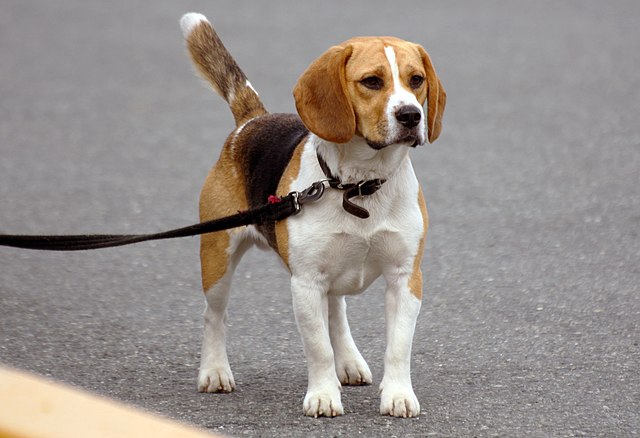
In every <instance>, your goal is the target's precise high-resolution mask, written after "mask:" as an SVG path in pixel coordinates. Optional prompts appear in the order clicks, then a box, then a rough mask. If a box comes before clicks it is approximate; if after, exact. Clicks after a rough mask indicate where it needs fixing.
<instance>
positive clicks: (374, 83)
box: [360, 76, 384, 90]
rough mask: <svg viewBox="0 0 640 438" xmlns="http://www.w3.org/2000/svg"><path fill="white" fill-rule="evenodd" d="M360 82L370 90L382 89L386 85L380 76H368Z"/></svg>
mask: <svg viewBox="0 0 640 438" xmlns="http://www.w3.org/2000/svg"><path fill="white" fill-rule="evenodd" d="M360 83H361V84H362V85H364V86H365V87H367V88H368V89H370V90H381V89H382V87H383V85H384V81H383V80H382V79H381V78H379V77H378V76H369V77H366V78H364V79H363V80H361V81H360Z"/></svg>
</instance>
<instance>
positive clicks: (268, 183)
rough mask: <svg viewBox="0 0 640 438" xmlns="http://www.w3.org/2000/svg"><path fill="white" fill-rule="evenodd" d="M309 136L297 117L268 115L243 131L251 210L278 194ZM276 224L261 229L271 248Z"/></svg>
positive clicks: (241, 135) (247, 190) (256, 120)
mask: <svg viewBox="0 0 640 438" xmlns="http://www.w3.org/2000/svg"><path fill="white" fill-rule="evenodd" d="M308 134H309V130H308V129H307V128H306V127H305V126H304V124H303V123H302V120H300V117H298V115H297V114H267V115H264V116H260V117H257V118H255V119H253V120H251V121H250V122H248V123H247V125H246V126H245V127H244V128H243V129H242V131H241V133H240V134H239V135H238V138H237V139H236V142H237V143H238V145H239V146H237V147H241V148H242V152H241V154H242V155H241V156H242V157H243V168H244V174H245V183H246V186H245V188H246V194H247V201H248V203H249V207H250V208H254V207H258V206H260V205H264V204H266V203H267V202H268V199H269V196H270V195H276V190H277V188H278V183H279V182H280V179H281V178H282V174H283V173H284V171H285V169H286V167H287V165H288V164H289V161H291V157H292V156H293V151H294V150H295V148H296V146H298V145H299V144H300V142H301V141H302V140H303V139H304V138H305V137H306V136H307V135H308ZM240 145H241V146H240ZM274 225H275V224H265V225H264V226H261V227H258V229H259V230H260V231H261V232H262V233H263V234H264V235H265V237H266V238H267V240H268V241H269V244H270V245H271V246H275V231H274Z"/></svg>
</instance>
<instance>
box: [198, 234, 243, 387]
mask: <svg viewBox="0 0 640 438" xmlns="http://www.w3.org/2000/svg"><path fill="white" fill-rule="evenodd" d="M223 233H224V234H225V235H226V237H224V236H213V235H204V236H203V237H202V250H201V251H202V253H203V255H202V274H203V286H204V288H205V298H206V304H207V306H206V310H205V314H204V333H203V339H202V352H201V355H200V373H199V375H198V390H199V391H200V392H231V391H233V390H234V388H235V381H234V379H233V374H232V373H231V367H230V366H229V359H228V357H227V348H226V333H227V327H226V321H227V304H228V303H229V295H230V291H231V279H232V277H233V273H234V271H235V268H236V266H237V264H238V262H239V261H240V258H241V257H242V254H244V252H245V251H246V249H247V247H249V246H250V242H248V239H247V238H246V237H243V236H242V234H244V233H246V232H245V231H240V232H237V231H236V232H231V233H227V232H222V233H214V234H223ZM215 278H217V280H215V281H213V280H214V279H215ZM208 282H212V283H211V284H208Z"/></svg>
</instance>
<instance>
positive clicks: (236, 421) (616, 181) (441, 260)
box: [0, 0, 640, 437]
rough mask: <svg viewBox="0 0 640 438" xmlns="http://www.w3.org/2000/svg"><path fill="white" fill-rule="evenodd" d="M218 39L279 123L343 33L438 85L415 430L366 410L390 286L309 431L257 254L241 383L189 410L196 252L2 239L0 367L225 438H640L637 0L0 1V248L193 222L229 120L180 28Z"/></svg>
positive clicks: (239, 360) (288, 329)
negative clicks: (343, 382)
mask: <svg viewBox="0 0 640 438" xmlns="http://www.w3.org/2000/svg"><path fill="white" fill-rule="evenodd" d="M192 10H195V11H199V12H202V13H204V14H205V15H207V16H208V17H209V18H210V19H211V21H212V22H213V23H214V24H215V26H216V27H217V29H218V31H219V33H220V34H221V36H222V39H223V40H224V41H225V43H226V44H227V45H228V47H229V48H230V50H231V51H232V53H233V54H234V55H235V57H236V58H237V60H238V62H239V64H240V65H241V66H242V67H243V69H244V70H245V71H246V73H247V75H248V76H249V78H250V79H251V81H252V83H253V84H254V86H255V87H256V88H257V89H258V91H259V92H260V94H261V96H262V98H263V100H264V102H265V104H266V105H267V107H268V108H269V109H270V110H271V111H278V112H291V111H293V108H294V107H293V99H292V97H291V89H292V87H293V85H294V83H295V81H296V79H297V77H298V75H299V74H300V73H301V72H302V71H303V69H304V68H305V67H306V66H307V65H308V64H309V63H310V62H311V61H312V60H313V59H314V58H315V57H316V56H318V55H319V54H320V53H322V52H323V51H324V50H325V49H326V48H328V47H329V46H330V45H332V44H334V43H338V42H340V41H342V40H345V39H347V38H349V37H351V36H355V35H372V34H391V35H396V36H399V37H403V38H405V39H409V40H413V41H416V42H419V43H422V44H423V45H425V47H426V48H427V50H428V51H429V52H430V53H431V56H432V58H433V60H434V63H435V66H436V68H437V70H438V72H439V74H440V76H441V79H442V82H443V84H444V87H445V89H446V90H447V92H448V96H449V97H448V103H447V110H446V113H445V117H444V122H443V134H442V136H441V138H440V139H439V140H438V141H437V142H436V143H435V144H434V145H430V146H427V147H424V148H421V149H418V150H416V151H414V153H413V156H412V157H413V161H414V166H415V167H416V170H417V173H418V175H419V178H420V180H421V181H422V183H423V185H424V189H425V195H426V198H427V203H428V208H429V213H430V219H431V227H430V234H429V238H428V242H427V255H426V257H425V260H424V265H423V269H424V271H425V279H426V288H425V301H424V305H423V311H422V314H421V316H420V319H419V321H418V327H417V332H416V337H415V342H414V355H413V379H414V386H415V389H416V393H417V395H418V398H419V399H420V401H421V405H422V414H421V416H420V417H419V418H417V419H411V420H398V419H392V418H386V417H381V416H379V415H378V404H379V400H378V396H377V384H378V383H379V382H380V379H381V377H382V357H383V351H384V339H383V333H384V332H383V325H382V324H383V299H382V285H381V284H380V283H376V284H375V285H374V286H373V287H372V288H371V289H370V290H369V291H367V293H365V294H363V295H362V296H359V297H356V298H354V299H352V300H350V318H351V324H352V328H353V332H354V337H355V339H356V342H357V343H358V345H359V347H360V350H361V351H362V353H363V355H364V356H365V358H366V359H367V361H368V362H369V365H370V366H371V369H372V371H373V374H374V385H373V386H369V387H356V388H345V389H344V394H343V402H344V405H345V411H346V412H345V413H346V415H344V416H343V417H341V418H336V419H317V420H315V419H309V418H305V417H303V416H302V407H301V406H302V399H303V397H304V393H305V388H306V371H305V364H304V357H303V353H302V347H301V344H300V340H299V337H298V334H297V330H296V327H295V323H294V318H293V314H292V311H291V302H290V301H291V299H290V294H289V282H288V277H287V275H286V273H285V272H284V271H283V270H282V269H281V268H280V267H279V263H278V262H277V261H276V258H275V256H274V255H272V254H269V253H263V252H259V251H254V252H251V253H250V254H249V255H248V256H247V257H246V259H245V261H244V263H243V264H242V265H241V266H240V268H239V270H238V274H237V281H236V283H235V290H234V295H233V300H232V304H231V308H230V346H229V353H230V359H231V364H232V368H233V371H234V374H235V378H236V381H237V383H238V389H237V391H236V392H235V393H233V394H230V395H212V394H199V393H197V392H196V382H195V379H196V375H197V367H198V361H199V349H200V345H199V344H200V340H201V326H202V321H201V315H202V311H203V299H202V294H201V292H200V289H199V266H198V257H197V252H198V241H197V239H195V238H190V239H183V240H179V241H169V242H163V243H152V244H140V245H136V246H132V247H126V248H119V249H110V250H102V251H96V252H84V253H73V254H55V253H44V252H29V251H22V250H14V249H0V363H2V364H4V365H9V366H12V367H18V368H20V369H24V370H29V371H32V372H35V373H38V374H40V375H44V376H49V377H51V378H54V379H56V380H60V381H64V382H68V383H71V384H73V385H76V386H78V387H81V388H85V389H88V390H91V391H93V392H96V393H99V394H102V395H106V396H109V397H112V398H114V399H117V400H121V401H124V402H127V403H130V404H133V405H135V406H138V407H142V408H144V409H147V410H149V411H152V412H156V413H160V414H163V415H166V416H169V417H172V418H175V419H178V420H181V421H184V422H187V423H191V424H195V425H198V426H201V427H204V428H208V429H211V430H213V431H215V432H218V433H224V434H228V435H230V436H291V437H297V436H309V437H316V436H318V437H320V436H366V437H373V436H376V437H390V436H398V437H400V436H402V437H414V436H415V437H418V436H527V437H530V436H533V437H546V436H590V437H591V436H607V437H613V436H615V437H626V436H637V435H638V434H639V433H640V414H639V412H640V369H639V368H640V367H639V362H640V347H639V346H638V341H639V340H640V327H639V326H640V298H639V293H640V286H639V285H640V123H639V122H638V120H640V55H639V54H640V28H639V27H638V25H637V24H638V19H639V18H640V3H638V2H636V1H616V2H609V3H606V4H605V3H603V2H599V1H573V0H571V1H566V2H555V1H536V2H505V1H489V2H472V1H467V2H423V1H405V2H401V3H397V2H378V1H370V0H367V1H364V0H363V1H353V2H344V1H341V2H338V1H328V2H315V3H313V4H311V2H285V1H270V2H251V3H249V2H235V1H216V2H205V1H173V0H172V1H168V0H167V1H158V0H153V1H151V0H140V1H136V2H130V1H124V0H117V1H109V2H97V1H90V2H87V1H80V0H57V1H55V2H25V1H22V0H4V1H3V2H2V5H0V59H1V61H0V232H4V233H83V232H114V233H120V232H124V233H127V232H131V233H136V232H152V231H159V230H163V229H168V228H172V227H176V226H182V225H188V224H190V223H193V222H194V221H196V220H197V199H198V193H199V189H200V185H201V183H202V182H203V180H204V177H205V175H206V173H207V171H208V169H209V167H210V166H211V165H212V164H213V162H214V161H215V159H216V158H217V155H218V152H219V149H220V145H221V144H222V142H223V140H224V138H225V137H226V135H227V133H228V132H229V131H230V130H231V129H232V125H233V122H232V119H231V116H230V113H229V111H228V109H227V107H226V105H225V104H224V103H223V102H222V100H221V99H220V98H218V97H217V96H215V95H214V94H213V93H212V92H210V91H209V90H207V89H206V88H205V87H202V85H201V84H200V83H199V82H200V81H199V80H198V79H196V78H195V76H194V74H193V70H192V67H191V65H190V61H189V59H188V57H187V56H186V51H185V48H184V45H183V42H182V36H181V34H180V31H179V28H178V19H179V18H180V16H181V15H182V13H184V12H188V11H192Z"/></svg>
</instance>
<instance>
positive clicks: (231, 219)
mask: <svg viewBox="0 0 640 438" xmlns="http://www.w3.org/2000/svg"><path fill="white" fill-rule="evenodd" d="M318 162H319V163H320V167H321V168H322V171H323V172H324V174H325V175H326V177H327V179H326V180H323V181H317V182H315V183H313V184H312V185H311V186H310V187H308V188H307V189H305V190H303V191H302V192H291V193H289V194H288V195H287V196H285V197H283V198H277V197H275V196H271V197H269V203H268V204H265V205H262V206H260V207H256V208H253V209H251V210H247V211H240V212H238V213H237V214H234V215H231V216H226V217H222V218H219V219H213V220H210V221H206V222H202V223H199V224H195V225H191V226H188V227H183V228H177V229H174V230H169V231H164V232H161V233H152V234H78V235H65V236H58V235H54V236H25V235H11V234H0V246H10V247H13V248H23V249H36V250H43V251H84V250H90V249H101V248H112V247H114V246H123V245H130V244H132V243H139V242H147V241H150V240H162V239H175V238H178V237H188V236H197V235H200V234H205V233H213V232H215V231H222V230H228V229H231V228H236V227H241V226H243V225H244V226H246V225H260V224H263V223H265V222H277V221H281V220H283V219H286V218H288V217H289V216H293V215H295V214H298V213H299V212H300V209H301V206H302V205H303V204H305V203H307V202H313V201H317V200H318V199H320V198H321V197H322V195H323V193H324V188H325V186H324V182H325V181H326V182H327V183H328V184H329V186H330V187H332V188H334V189H337V190H342V191H344V194H343V196H342V207H343V208H344V209H345V210H346V211H347V212H348V213H350V214H352V215H354V216H357V217H359V218H362V219H366V218H368V217H369V212H368V211H367V210H366V209H364V208H362V207H360V206H359V205H356V204H354V203H353V202H351V198H354V197H356V196H358V197H360V196H368V195H372V194H374V193H375V192H377V191H378V190H379V189H380V187H382V184H384V183H385V182H386V180H385V179H379V178H377V179H372V180H368V181H360V182H358V183H355V184H343V183H342V182H341V181H340V180H339V179H338V178H336V177H335V176H334V175H333V174H332V173H331V170H330V169H329V166H327V163H326V162H325V161H324V159H323V158H322V157H321V156H320V154H318Z"/></svg>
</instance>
